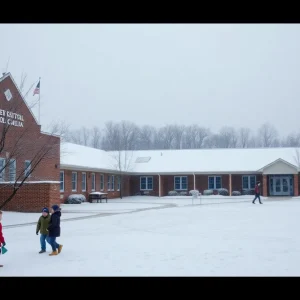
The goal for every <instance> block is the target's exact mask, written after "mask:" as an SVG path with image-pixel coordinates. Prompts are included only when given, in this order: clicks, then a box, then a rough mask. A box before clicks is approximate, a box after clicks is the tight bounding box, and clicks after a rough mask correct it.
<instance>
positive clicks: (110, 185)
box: [60, 171, 121, 192]
mask: <svg viewBox="0 0 300 300" xmlns="http://www.w3.org/2000/svg"><path fill="white" fill-rule="evenodd" d="M77 176H78V175H77V172H72V180H71V181H72V183H71V184H72V192H77V189H78V187H77ZM116 177H117V191H119V190H120V186H121V181H120V176H116ZM91 180H92V186H91V190H92V192H94V191H95V190H96V174H95V173H91ZM64 190H65V173H64V171H60V191H61V192H63V191H64ZM103 190H104V175H103V174H100V191H103ZM114 190H115V176H114V175H107V191H114ZM81 191H82V192H86V172H82V173H81Z"/></svg>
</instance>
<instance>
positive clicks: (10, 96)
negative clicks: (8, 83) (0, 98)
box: [4, 89, 12, 101]
mask: <svg viewBox="0 0 300 300" xmlns="http://www.w3.org/2000/svg"><path fill="white" fill-rule="evenodd" d="M4 95H5V98H6V100H7V101H10V100H11V98H12V94H11V91H10V89H7V90H6V91H5V92H4Z"/></svg>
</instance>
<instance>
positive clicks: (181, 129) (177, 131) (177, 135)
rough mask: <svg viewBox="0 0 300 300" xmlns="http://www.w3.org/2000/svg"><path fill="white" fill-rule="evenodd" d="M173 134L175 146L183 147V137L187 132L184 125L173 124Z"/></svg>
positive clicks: (177, 147)
mask: <svg viewBox="0 0 300 300" xmlns="http://www.w3.org/2000/svg"><path fill="white" fill-rule="evenodd" d="M171 128H172V130H173V135H174V148H175V149H182V148H183V138H184V133H185V126H184V125H177V124H176V125H173V126H172V127H171Z"/></svg>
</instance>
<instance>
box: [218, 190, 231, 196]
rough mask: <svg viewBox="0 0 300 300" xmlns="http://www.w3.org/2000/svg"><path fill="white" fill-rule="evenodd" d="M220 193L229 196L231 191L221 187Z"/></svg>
mask: <svg viewBox="0 0 300 300" xmlns="http://www.w3.org/2000/svg"><path fill="white" fill-rule="evenodd" d="M218 194H219V195H222V196H228V195H229V192H228V190H227V189H224V188H221V189H218Z"/></svg>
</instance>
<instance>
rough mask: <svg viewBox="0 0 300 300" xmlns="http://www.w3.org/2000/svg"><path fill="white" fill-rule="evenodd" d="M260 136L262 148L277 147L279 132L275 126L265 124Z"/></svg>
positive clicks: (260, 130)
mask: <svg viewBox="0 0 300 300" xmlns="http://www.w3.org/2000/svg"><path fill="white" fill-rule="evenodd" d="M258 135H259V138H260V142H261V144H260V145H261V147H274V146H275V144H276V139H277V138H278V132H277V130H276V128H275V127H274V126H273V125H271V124H269V123H264V124H263V125H262V126H261V127H260V129H259V131H258Z"/></svg>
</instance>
